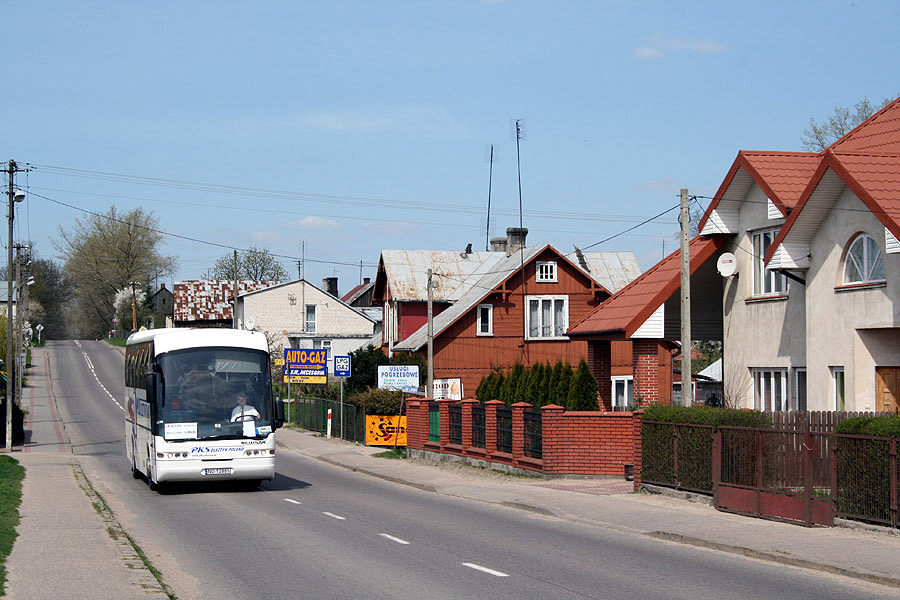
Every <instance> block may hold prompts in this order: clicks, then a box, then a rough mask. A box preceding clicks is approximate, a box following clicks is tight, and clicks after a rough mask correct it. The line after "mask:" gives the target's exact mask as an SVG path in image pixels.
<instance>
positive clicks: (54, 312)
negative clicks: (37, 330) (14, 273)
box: [28, 258, 72, 340]
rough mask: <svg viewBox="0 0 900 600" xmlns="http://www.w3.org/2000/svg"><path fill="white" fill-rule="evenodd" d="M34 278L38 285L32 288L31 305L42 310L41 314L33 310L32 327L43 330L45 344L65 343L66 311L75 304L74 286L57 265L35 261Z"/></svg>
mask: <svg viewBox="0 0 900 600" xmlns="http://www.w3.org/2000/svg"><path fill="white" fill-rule="evenodd" d="M31 275H32V277H34V285H32V286H30V287H29V288H28V297H29V301H33V302H35V303H36V304H37V305H39V306H40V313H38V312H37V311H36V310H35V307H32V306H29V313H30V317H31V318H30V320H31V322H32V324H33V325H37V324H41V325H42V326H43V328H44V329H43V331H41V339H42V340H61V339H65V337H66V334H67V331H66V311H67V310H68V307H69V303H70V302H71V300H72V293H71V286H70V284H69V282H68V280H67V279H66V277H65V273H64V272H63V270H62V268H60V266H59V265H58V264H57V263H55V262H54V261H52V260H49V259H46V258H36V259H33V260H32V261H31ZM35 335H37V334H35Z"/></svg>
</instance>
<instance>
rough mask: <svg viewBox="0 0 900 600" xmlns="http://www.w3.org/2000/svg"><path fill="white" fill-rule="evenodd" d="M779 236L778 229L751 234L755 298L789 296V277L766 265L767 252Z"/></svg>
mask: <svg viewBox="0 0 900 600" xmlns="http://www.w3.org/2000/svg"><path fill="white" fill-rule="evenodd" d="M777 235H778V230H777V229H763V230H760V231H754V232H752V233H751V234H750V242H751V246H752V249H753V252H752V254H753V296H783V295H785V294H787V277H785V275H784V273H779V272H777V271H771V270H769V269H766V265H765V258H766V252H768V250H769V246H771V245H772V242H774V241H775V238H776V236H777Z"/></svg>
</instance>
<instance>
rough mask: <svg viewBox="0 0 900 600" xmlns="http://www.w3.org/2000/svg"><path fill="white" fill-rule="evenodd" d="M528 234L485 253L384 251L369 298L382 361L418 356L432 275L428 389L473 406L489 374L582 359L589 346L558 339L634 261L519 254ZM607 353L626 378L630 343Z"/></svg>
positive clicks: (626, 275)
mask: <svg viewBox="0 0 900 600" xmlns="http://www.w3.org/2000/svg"><path fill="white" fill-rule="evenodd" d="M526 233H527V230H520V229H510V230H508V231H507V238H505V239H503V238H500V239H495V240H492V242H494V244H495V246H494V250H493V251H491V252H470V251H469V252H453V251H409V250H405V251H391V250H385V251H383V252H382V255H381V260H380V262H379V269H378V275H377V277H376V280H375V288H374V297H375V300H376V301H377V302H380V303H382V304H383V306H384V323H385V327H384V344H383V348H384V350H385V352H388V353H395V352H418V353H425V352H426V348H427V343H428V332H427V271H428V269H429V268H430V269H431V270H432V280H433V282H434V283H433V285H432V287H433V290H432V293H433V315H434V317H433V329H434V376H435V378H436V379H443V378H459V379H461V381H462V384H463V388H464V393H465V395H466V396H468V397H472V396H474V393H475V389H476V388H477V386H478V383H479V382H480V381H481V379H482V378H483V377H485V376H486V375H488V374H489V373H490V371H491V369H492V368H500V369H506V370H508V369H511V368H512V367H513V366H514V365H515V363H516V362H521V363H523V364H524V365H525V366H530V365H532V364H536V363H538V362H550V363H555V362H556V361H557V360H560V359H561V360H563V361H568V362H569V363H571V364H572V365H573V366H575V365H577V363H578V362H579V361H580V360H581V359H582V358H587V356H588V345H587V343H586V342H585V341H581V340H578V341H573V340H571V339H570V338H568V337H567V336H566V331H567V329H568V327H569V324H570V323H575V322H578V321H580V320H581V319H582V318H584V317H585V316H587V315H588V314H589V313H590V312H592V311H593V310H594V309H595V308H596V307H597V306H599V305H600V303H601V302H603V301H604V300H605V299H606V298H608V297H610V295H612V293H613V292H614V291H615V290H617V289H619V288H621V287H623V286H624V285H626V284H627V283H628V281H630V280H631V279H633V278H634V277H636V276H637V275H638V274H639V273H640V269H639V267H638V265H637V260H636V259H635V258H634V255H633V254H632V253H630V252H605V253H599V252H598V253H582V252H580V251H578V252H575V253H572V254H563V253H561V252H560V251H558V250H557V249H555V248H554V247H553V246H551V245H549V244H542V245H538V246H531V247H523V244H524V238H525V234H526ZM501 241H502V242H505V244H501V243H500V242H501ZM504 246H505V248H504ZM615 346H616V361H617V363H618V364H617V368H618V369H619V370H620V371H625V370H628V371H629V372H630V365H629V364H626V363H628V362H629V360H630V356H631V351H630V344H629V342H622V343H621V344H615ZM619 346H621V348H620V347H619Z"/></svg>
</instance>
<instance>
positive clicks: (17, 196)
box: [6, 160, 25, 452]
mask: <svg viewBox="0 0 900 600" xmlns="http://www.w3.org/2000/svg"><path fill="white" fill-rule="evenodd" d="M18 170H19V169H18V167H17V166H16V161H14V160H10V161H9V167H8V169H7V171H6V172H7V174H8V175H9V213H8V214H7V215H6V216H7V222H8V224H9V235H8V237H7V238H6V249H7V262H6V451H7V452H12V405H13V402H14V401H15V397H14V393H13V389H14V388H13V380H12V378H13V364H15V363H14V361H15V358H14V355H13V352H14V349H13V314H12V310H13V284H12V280H13V272H12V271H13V219H14V218H15V212H14V211H15V203H16V202H21V201H22V200H24V199H25V195H24V194H22V193H21V192H20V193H16V191H15V184H14V183H13V181H14V179H15V175H16V171H18Z"/></svg>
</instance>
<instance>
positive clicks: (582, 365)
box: [566, 358, 600, 410]
mask: <svg viewBox="0 0 900 600" xmlns="http://www.w3.org/2000/svg"><path fill="white" fill-rule="evenodd" d="M566 408H567V409H568V410H599V408H600V406H599V404H598V403H597V380H596V379H595V378H594V375H593V373H591V370H590V368H589V367H588V365H587V361H585V360H584V359H583V358H582V359H581V362H579V363H578V369H576V371H575V375H574V376H573V377H572V382H571V385H569V395H568V398H567V399H566Z"/></svg>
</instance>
